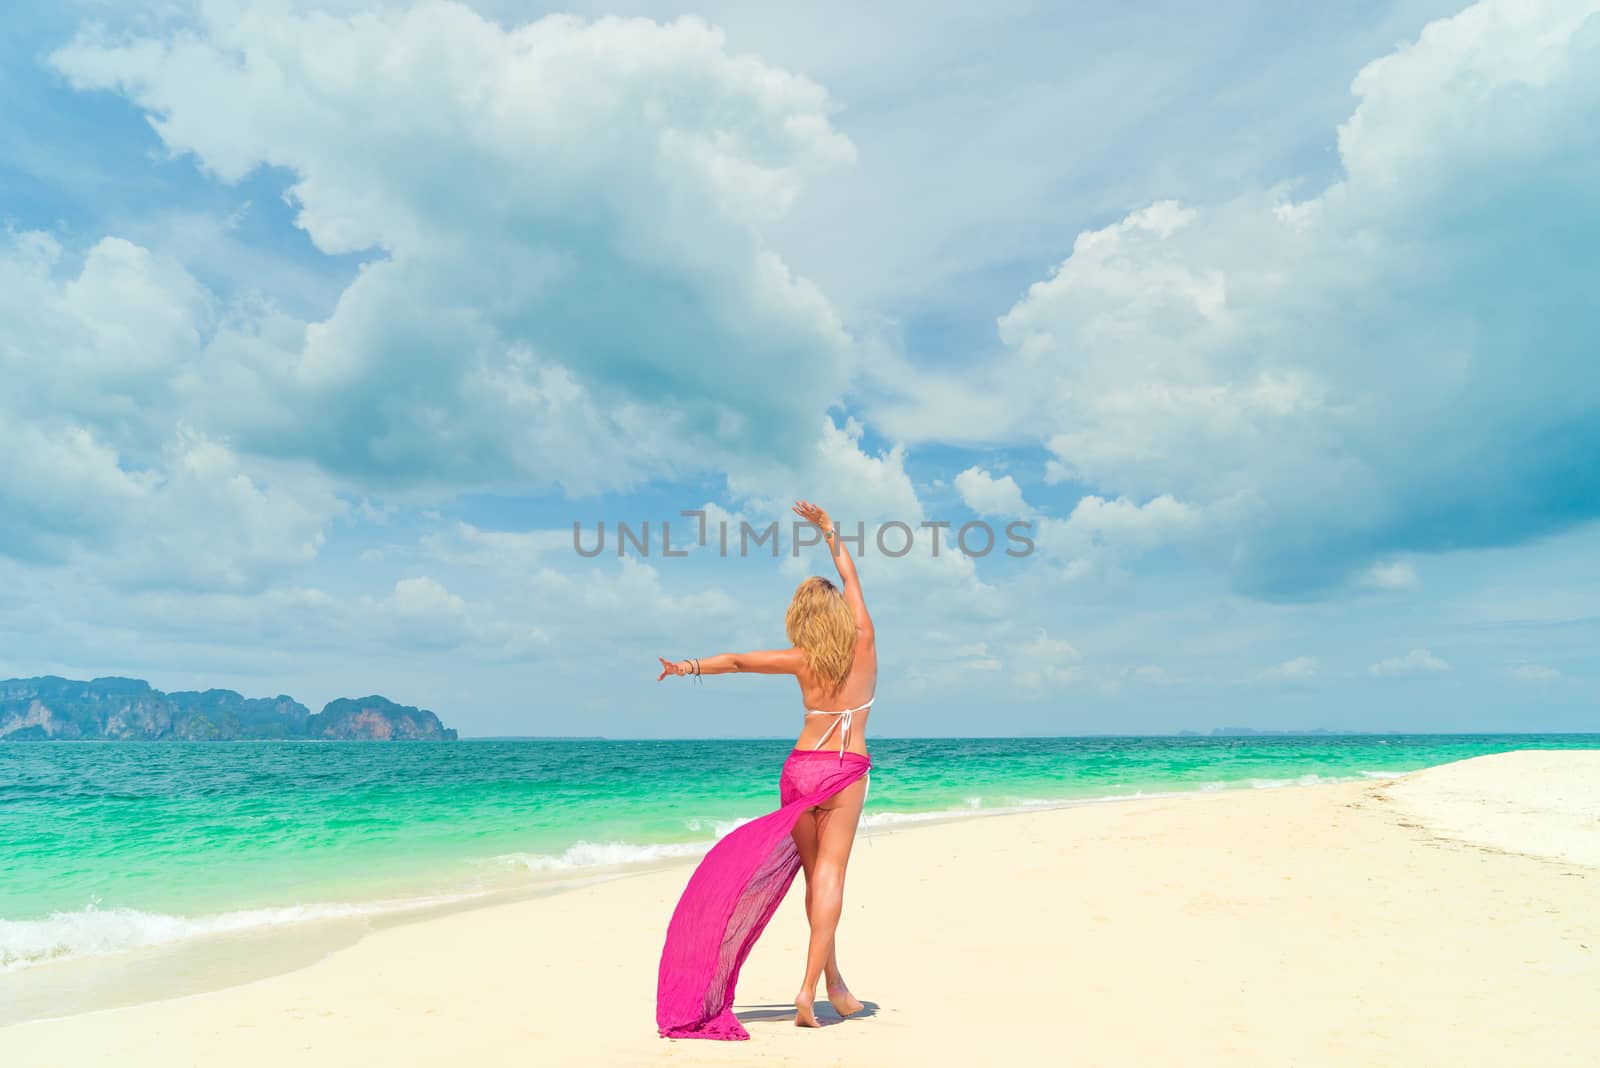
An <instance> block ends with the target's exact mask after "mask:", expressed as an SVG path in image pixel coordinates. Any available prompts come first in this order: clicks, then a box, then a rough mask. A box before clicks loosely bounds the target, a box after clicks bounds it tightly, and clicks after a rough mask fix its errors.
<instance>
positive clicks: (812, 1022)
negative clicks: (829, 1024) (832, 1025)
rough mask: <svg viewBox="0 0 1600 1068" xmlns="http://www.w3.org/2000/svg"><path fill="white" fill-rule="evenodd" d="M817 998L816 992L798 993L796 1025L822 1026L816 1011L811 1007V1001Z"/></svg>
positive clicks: (795, 1011) (795, 1015)
mask: <svg viewBox="0 0 1600 1068" xmlns="http://www.w3.org/2000/svg"><path fill="white" fill-rule="evenodd" d="M815 1000H816V995H814V994H796V995H795V997H794V1025H795V1026H796V1027H821V1026H822V1025H821V1024H820V1023H818V1022H817V1014H816V1011H815V1010H813V1009H812V1008H811V1003H812V1002H813V1001H815Z"/></svg>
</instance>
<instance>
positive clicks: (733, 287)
mask: <svg viewBox="0 0 1600 1068" xmlns="http://www.w3.org/2000/svg"><path fill="white" fill-rule="evenodd" d="M52 61H53V62H54V63H55V65H56V66H57V67H58V68H59V69H60V70H61V71H62V72H63V73H65V74H66V76H67V77H68V79H69V80H70V82H71V83H72V84H73V85H74V86H75V87H78V88H80V89H114V90H117V91H119V92H121V93H123V94H125V95H126V96H128V97H129V98H130V99H131V100H133V101H134V102H135V103H136V104H137V105H139V106H140V107H141V108H143V109H145V110H146V111H147V112H149V113H150V115H151V117H152V121H153V123H154V125H155V127H156V130H157V132H158V133H159V134H160V136H161V137H162V139H163V141H164V142H165V143H166V145H167V146H168V147H169V148H170V149H171V150H172V151H173V152H175V153H186V154H192V155H193V156H194V157H196V158H197V159H198V160H199V161H200V162H201V164H202V165H203V166H204V167H206V168H207V169H208V170H210V171H211V172H213V173H215V174H216V175H217V176H218V177H219V178H221V179H222V180H223V181H226V182H237V181H239V180H241V179H243V178H244V177H245V176H247V175H249V174H250V173H252V172H253V171H254V170H255V169H257V168H258V167H261V166H275V167H280V168H283V169H284V170H285V171H287V172H288V173H289V174H291V175H292V176H293V184H292V185H291V187H290V190H289V196H290V198H291V200H292V202H293V203H294V205H295V206H296V207H297V208H298V212H299V213H298V216H297V222H298V225H299V226H301V227H302V228H303V229H304V230H305V232H306V233H307V235H308V236H309V237H310V238H311V240H312V241H313V242H314V243H315V244H316V246H317V247H318V248H319V249H321V250H322V251H324V252H327V253H330V254H340V253H365V254H368V255H371V256H372V257H373V258H372V259H371V260H370V261H369V262H367V263H366V264H365V265H364V266H363V268H362V269H361V271H360V272H359V273H358V275H357V276H356V278H355V279H354V281H353V282H352V283H351V284H350V285H349V287H348V288H347V289H346V290H345V291H344V293H343V294H342V295H341V297H340V299H339V301H338V304H337V306H336V308H335V310H334V312H333V314H332V315H331V317H329V318H328V319H327V320H325V321H322V322H314V323H296V322H293V321H290V320H287V319H285V318H284V317H283V316H280V315H275V314H273V313H271V312H270V309H269V310H266V311H262V310H260V309H257V310H256V311H255V313H254V314H235V315H233V316H231V317H229V318H226V319H225V320H224V321H223V322H222V324H221V326H220V328H219V329H218V330H217V331H216V333H215V336H214V337H212V338H211V339H210V340H209V342H208V343H207V344H206V345H205V350H204V353H203V355H202V356H199V357H196V356H195V355H194V354H193V352H192V351H191V350H193V349H194V347H195V343H194V340H193V339H191V338H188V337H186V336H185V337H183V338H181V339H179V340H181V341H182V342H183V344H184V345H187V346H188V347H187V349H184V348H183V347H182V345H180V344H179V340H174V339H171V338H169V339H167V341H166V343H165V347H164V348H163V347H162V346H160V345H158V346H156V348H157V350H159V351H161V352H166V353H169V355H166V356H163V357H162V359H165V360H167V361H169V362H183V363H185V364H186V366H187V372H186V378H187V379H188V380H189V381H190V382H191V383H192V386H191V387H190V388H191V392H195V393H203V394H204V395H205V399H206V405H205V412H206V416H207V420H208V422H207V423H206V424H204V425H211V426H222V427H226V428H227V429H228V431H229V434H230V437H231V439H232V441H233V443H234V445H235V447H237V448H240V449H244V450H248V451H253V452H259V453H264V454H275V455H293V456H306V457H310V458H313V459H315V460H316V461H317V462H318V463H319V464H321V465H322V466H323V467H324V468H326V469H328V470H329V471H332V472H335V473H337V474H338V475H339V476H341V477H343V478H346V479H349V480H351V481H353V482H355V483H358V484H360V485H363V486H375V487H386V488H397V487H398V488H405V487H413V486H421V487H437V486H446V485H448V486H450V487H451V488H453V489H461V488H465V487H469V486H483V487H505V486H510V485H515V486H516V487H517V488H519V489H524V490H525V489H526V488H528V487H529V486H535V485H550V484H560V485H562V486H565V487H566V488H568V489H569V490H573V491H579V492H587V491H590V490H596V489H601V488H614V487H623V486H627V485H630V484H632V483H633V482H635V481H637V480H638V479H640V478H643V477H646V476H649V475H659V474H668V473H681V472H683V471H686V470H717V469H719V468H720V467H723V466H727V465H729V464H731V463H732V461H733V459H734V457H736V456H745V455H752V454H753V455H754V456H756V457H758V458H759V457H776V458H781V459H790V460H792V459H794V458H796V457H800V456H803V455H804V454H805V453H806V452H807V451H808V450H809V449H810V448H812V447H813V445H814V444H815V442H816V436H817V413H819V412H821V411H823V410H824V409H825V408H826V407H827V406H828V405H829V404H830V403H832V402H833V401H834V400H835V399H836V398H837V396H838V394H839V392H840V391H841V389H842V388H843V387H844V385H845V382H846V380H847V375H848V370H849V359H850V357H849V345H848V339H847V338H846V336H845V334H844V332H843V331H842V329H841V328H840V326H839V323H838V321H837V318H836V316H835V315H834V313H833V311H832V309H831V307H830V305H829V304H828V302H827V300H826V299H825V298H824V297H823V296H822V295H821V294H820V293H819V292H818V291H817V290H816V289H815V288H814V287H813V286H811V285H810V284H809V283H807V282H805V281H804V280H802V279H798V278H795V277H793V276H792V275H791V273H790V272H789V270H788V269H787V268H786V266H785V265H784V264H783V262H782V261H781V260H779V259H778V258H777V256H776V255H775V254H774V253H773V252H772V251H771V249H769V248H768V247H767V246H766V244H765V242H764V240H763V237H762V230H763V228H764V227H765V226H767V225H769V224H770V223H771V222H772V221H773V220H774V219H776V218H777V217H779V216H781V215H782V214H783V212H784V211H786V210H787V208H788V207H789V205H790V203H791V202H792V201H793V199H794V198H795V197H796V196H797V195H798V193H799V191H800V189H801V188H802V186H803V185H804V183H805V182H806V180H807V179H808V178H809V177H810V176H811V175H813V174H815V173H817V172H819V171H821V170H825V169H828V168H831V167H834V166H837V165H839V164H841V163H844V162H848V161H849V160H850V159H851V158H852V157H853V148H852V147H851V145H850V143H849V142H848V141H847V140H846V139H844V138H843V137H842V136H840V135H839V134H838V133H837V132H835V131H834V130H833V129H832V127H831V126H830V125H829V121H828V118H827V111H828V101H827V98H826V95H825V94H824V92H823V91H822V90H821V89H820V88H819V87H818V86H816V85H814V84H812V83H810V82H807V81H806V80H804V79H803V78H799V77H796V76H794V75H791V74H788V73H786V72H784V71H781V70H777V69H775V68H772V67H769V66H767V65H765V64H763V63H762V62H760V61H759V60H757V59H754V58H751V57H742V56H733V55H730V54H729V53H728V52H727V50H726V48H725V46H724V42H723V38H722V36H721V34H720V33H719V32H718V31H716V30H715V29H712V28H711V27H709V26H707V25H705V24H704V23H702V22H700V21H698V20H695V19H684V20H680V21H678V22H674V23H671V24H669V25H658V24H655V23H652V22H648V21H645V20H623V19H612V18H607V19H601V20H598V21H595V22H592V23H590V22H583V21H581V20H578V19H575V18H571V17H566V16H551V17H548V18H544V19H540V20H538V21H536V22H532V23H528V24H526V25H521V26H517V27H515V28H513V29H502V28H501V27H499V26H498V25H496V24H495V23H493V22H490V21H487V20H485V19H483V18H481V17H480V16H478V15H477V14H475V13H473V12H472V11H471V10H470V9H468V8H466V7H464V6H461V5H459V4H453V3H446V2H441V0H432V2H425V3H421V4H416V5H411V6H408V7H406V8H404V9H403V10H398V9H387V8H386V9H382V10H379V11H375V12H367V13H363V14H361V15H358V16H351V17H342V16H330V15H323V14H315V13H298V12H295V11H292V10H289V9H287V8H285V7H283V6H281V5H272V4H218V5H209V6H207V7H206V8H205V9H204V13H203V15H202V18H201V21H200V23H199V25H198V26H197V27H196V28H195V31H194V32H187V33H182V34H176V33H175V34H173V35H171V36H167V37H146V38H132V39H128V40H124V41H113V40H103V39H101V38H99V37H97V36H95V35H94V34H93V33H91V32H85V33H83V34H81V35H80V36H79V37H78V38H77V39H76V40H74V41H73V42H72V43H71V44H70V45H68V46H67V47H66V48H64V49H62V50H60V51H59V52H57V53H56V54H55V55H54V56H53V57H52ZM486 190H489V191H492V192H489V193H487V194H486V193H485V192H484V191H486ZM130 299H131V298H130ZM163 322H164V321H162V320H159V319H158V320H157V321H156V322H154V323H152V324H151V329H152V330H155V329H158V328H161V327H162V326H163ZM180 350H181V351H180ZM191 414H192V415H194V417H196V418H198V415H197V414H196V413H191Z"/></svg>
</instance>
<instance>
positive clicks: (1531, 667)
mask: <svg viewBox="0 0 1600 1068" xmlns="http://www.w3.org/2000/svg"><path fill="white" fill-rule="evenodd" d="M1511 677H1512V678H1514V679H1516V680H1517V681H1518V682H1555V681H1556V680H1557V679H1559V678H1561V672H1559V671H1557V670H1556V669H1555V668H1553V667H1546V666H1545V665H1543V664H1517V665H1516V666H1514V667H1513V668H1512V669H1511Z"/></svg>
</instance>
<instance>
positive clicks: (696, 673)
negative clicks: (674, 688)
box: [689, 656, 700, 678]
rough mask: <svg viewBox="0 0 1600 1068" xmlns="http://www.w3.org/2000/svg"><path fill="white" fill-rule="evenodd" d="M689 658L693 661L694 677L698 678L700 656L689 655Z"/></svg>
mask: <svg viewBox="0 0 1600 1068" xmlns="http://www.w3.org/2000/svg"><path fill="white" fill-rule="evenodd" d="M689 659H690V660H693V661H694V674H695V677H696V678H699V677H700V658H699V657H698V656H691V657H690V658H689Z"/></svg>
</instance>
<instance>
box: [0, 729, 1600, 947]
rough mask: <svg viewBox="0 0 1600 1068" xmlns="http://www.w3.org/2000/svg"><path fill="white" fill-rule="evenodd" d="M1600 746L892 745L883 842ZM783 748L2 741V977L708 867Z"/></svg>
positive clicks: (769, 801) (880, 793) (875, 777)
mask: <svg viewBox="0 0 1600 1068" xmlns="http://www.w3.org/2000/svg"><path fill="white" fill-rule="evenodd" d="M1597 744H1600V736H1595V735H1441V736H1428V735H1389V736H1379V735H1348V736H1345V735H1328V736H1292V737H1291V736H1254V737H1204V738H1171V737H1159V738H1150V737H1132V738H999V739H997V738H979V739H875V740H874V741H873V742H872V746H871V749H872V759H873V762H874V770H873V773H872V782H871V791H870V795H869V798H868V802H867V810H866V816H865V823H866V826H867V827H868V828H869V829H871V828H879V827H884V826H888V825H892V824H896V823H903V822H914V821H922V820H930V819H944V818H962V817H968V816H973V815H981V814H985V813H992V812H1001V811H1007V810H1016V809H1027V808H1036V807H1048V806H1060V805H1068V804H1081V803H1094V802H1112V801H1115V800H1117V799H1124V798H1131V797H1138V796H1150V795H1159V794H1173V793H1185V792H1204V791H1212V790H1227V789H1251V788H1272V787H1277V786H1285V785H1291V784H1308V785H1309V784H1316V783H1322V782H1338V781H1345V780H1351V779H1360V778H1363V777H1383V776H1390V775H1396V774H1399V773H1401V772H1405V771H1410V770H1413V769H1416V768H1421V767H1426V766H1430V765H1434V764H1442V763H1446V762H1449V761H1452V760H1459V759H1462V758H1465V757H1470V756H1476V755H1479V754H1483V753H1492V752H1500V751H1503V750H1507V749H1526V748H1590V747H1594V746H1596V745H1597ZM787 749H788V743H786V742H782V741H776V740H774V741H765V740H762V741H555V740H551V741H462V742H456V743H438V744H427V743H414V744H405V743H400V744H389V743H362V742H304V743H300V742H237V743H215V742H212V743H140V742H41V743H16V744H6V745H0V970H5V971H10V970H17V969H22V968H30V967H38V966H46V967H47V966H49V964H50V963H51V962H53V961H58V960H64V959H68V958H72V957H78V956H83V955H87V954H101V953H114V952H117V951H119V950H126V949H133V948H137V947H145V946H156V945H164V944H166V943H170V942H177V941H183V940H186V939H191V938H195V937H197V936H202V935H205V934H208V933H213V932H227V931H238V930H244V929H250V928H257V927H265V926H270V925H274V924H293V923H296V922H299V921H304V920H309V919H316V918H321V917H336V916H344V915H360V914H364V913H373V912H384V911H398V910H404V909H408V908H413V907H417V906H419V905H422V904H429V903H440V902H448V901H454V900H463V899H468V898H471V897H473V896H476V895H482V894H487V893H494V892H499V891H505V890H514V889H518V888H521V887H527V886H535V885H537V884H539V883H541V881H543V882H549V881H550V880H552V879H555V878H562V877H565V878H570V877H572V876H574V875H583V874H585V873H588V872H591V871H593V872H601V871H606V870H612V869H615V868H616V867H617V866H619V865H620V866H627V865H649V864H659V863H662V862H665V861H667V860H669V859H671V858H677V857H685V856H693V855H696V854H698V853H701V852H703V851H704V850H705V849H706V848H707V847H708V846H709V845H710V844H711V843H712V842H713V841H714V840H715V839H716V837H717V836H718V835H720V834H723V833H726V831H727V830H728V829H730V828H732V827H734V826H736V825H737V824H738V823H740V822H741V821H743V820H746V819H749V818H752V817H754V816H757V815H760V814H761V813H763V812H766V811H769V810H771V809H773V808H775V807H777V776H778V770H779V766H780V765H781V764H782V762H783V759H784V757H785V755H786V752H787Z"/></svg>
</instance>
